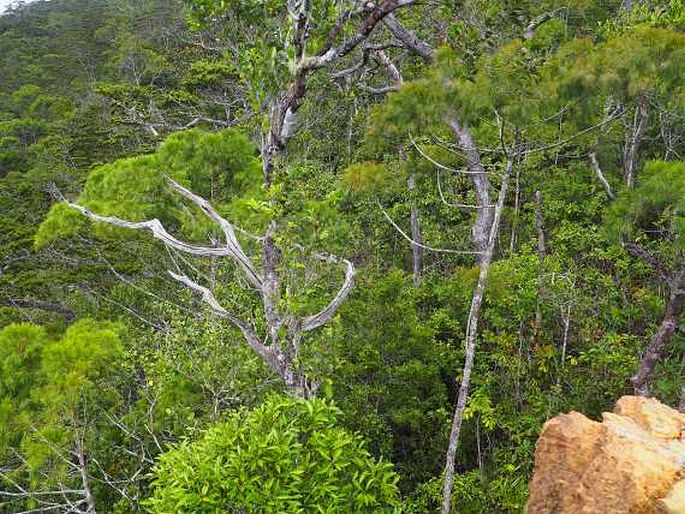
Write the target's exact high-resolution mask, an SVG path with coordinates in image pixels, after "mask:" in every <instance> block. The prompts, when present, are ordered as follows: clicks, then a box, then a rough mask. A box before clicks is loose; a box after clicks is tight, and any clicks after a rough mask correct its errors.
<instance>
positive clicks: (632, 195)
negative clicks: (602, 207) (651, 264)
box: [606, 161, 685, 258]
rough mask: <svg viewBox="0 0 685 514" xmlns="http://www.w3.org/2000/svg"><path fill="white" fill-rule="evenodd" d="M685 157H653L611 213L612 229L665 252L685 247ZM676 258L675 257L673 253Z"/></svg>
mask: <svg viewBox="0 0 685 514" xmlns="http://www.w3.org/2000/svg"><path fill="white" fill-rule="evenodd" d="M684 190H685V161H672V162H664V161H650V162H648V163H646V164H645V167H644V169H643V170H642V175H641V178H640V181H639V183H638V185H637V187H636V188H635V189H634V190H632V191H625V192H623V193H622V194H621V196H620V197H619V199H618V201H617V202H616V203H615V204H614V205H613V206H612V208H611V210H610V211H609V212H608V213H607V217H606V222H607V225H608V228H609V233H610V234H612V235H613V236H614V237H615V238H616V239H619V238H620V239H623V240H630V239H632V240H636V241H638V242H641V243H643V242H644V243H646V244H649V245H653V246H655V249H658V250H660V251H662V252H665V253H668V254H671V255H672V256H673V255H682V253H683V252H684V251H685V215H684V214H683V213H684V212H685V211H684V209H685V197H684V195H683V191H684ZM671 258H673V257H671Z"/></svg>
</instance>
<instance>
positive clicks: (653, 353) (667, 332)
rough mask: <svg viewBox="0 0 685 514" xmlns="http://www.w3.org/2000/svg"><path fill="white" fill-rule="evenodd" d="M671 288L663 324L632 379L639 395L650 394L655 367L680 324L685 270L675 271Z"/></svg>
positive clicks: (684, 301)
mask: <svg viewBox="0 0 685 514" xmlns="http://www.w3.org/2000/svg"><path fill="white" fill-rule="evenodd" d="M669 288H670V292H669V295H668V301H667V303H666V312H665V313H664V317H663V320H662V321H661V326H660V327H659V330H657V332H656V334H654V335H653V336H652V339H651V340H650V341H649V344H648V345H647V349H646V350H645V353H644V355H643V356H642V360H641V361H640V367H639V369H638V371H637V373H636V374H635V375H634V376H633V377H631V379H630V382H631V383H632V384H633V388H634V389H635V394H636V395H637V396H646V397H649V396H650V393H649V384H648V381H649V377H650V375H651V374H652V372H653V371H654V367H655V366H656V365H657V363H658V362H659V361H661V359H662V357H663V353H664V350H665V349H666V345H667V344H668V342H669V341H670V339H671V336H672V335H673V332H674V331H675V329H676V327H677V326H678V319H679V318H680V315H681V314H682V312H683V306H684V305H685V270H681V271H678V272H676V273H675V276H674V278H673V280H671V281H670V283H669Z"/></svg>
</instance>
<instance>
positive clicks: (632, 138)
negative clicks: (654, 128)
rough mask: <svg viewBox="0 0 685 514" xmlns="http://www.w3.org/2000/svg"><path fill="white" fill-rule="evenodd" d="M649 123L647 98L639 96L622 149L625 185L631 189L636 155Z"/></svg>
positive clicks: (633, 184)
mask: <svg viewBox="0 0 685 514" xmlns="http://www.w3.org/2000/svg"><path fill="white" fill-rule="evenodd" d="M648 121H649V98H647V95H644V94H643V95H641V96H640V98H639V99H638V101H637V105H636V106H635V115H634V116H633V123H632V125H631V126H630V127H629V131H628V133H627V134H626V142H625V146H624V147H623V176H624V178H625V181H626V185H627V186H628V187H629V188H630V189H633V188H634V187H635V167H636V166H637V153H638V151H639V150H640V145H641V144H642V138H643V137H644V135H645V131H646V130H647V122H648Z"/></svg>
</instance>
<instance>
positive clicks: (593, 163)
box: [588, 150, 616, 200]
mask: <svg viewBox="0 0 685 514" xmlns="http://www.w3.org/2000/svg"><path fill="white" fill-rule="evenodd" d="M588 159H589V161H590V167H591V168H592V171H594V172H595V175H597V178H598V179H599V181H600V182H601V183H602V185H603V186H604V191H606V194H607V196H608V197H609V199H610V200H616V195H615V194H614V191H613V189H611V184H609V181H608V180H607V179H606V177H605V176H604V173H602V168H601V166H600V165H599V161H598V160H597V152H595V151H594V150H592V151H591V152H590V153H589V154H588Z"/></svg>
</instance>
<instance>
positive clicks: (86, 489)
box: [72, 421, 96, 514]
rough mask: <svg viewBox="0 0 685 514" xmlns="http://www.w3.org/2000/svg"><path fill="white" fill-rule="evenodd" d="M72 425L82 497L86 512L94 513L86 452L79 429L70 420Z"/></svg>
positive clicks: (93, 500)
mask: <svg viewBox="0 0 685 514" xmlns="http://www.w3.org/2000/svg"><path fill="white" fill-rule="evenodd" d="M72 425H73V426H74V428H75V430H76V436H75V437H74V442H75V444H76V458H77V459H78V470H79V474H80V475H81V485H82V486H83V497H84V499H85V501H86V508H87V510H86V512H87V514H96V511H95V499H94V498H93V493H92V491H91V488H90V478H89V477H88V468H87V464H86V454H85V449H84V447H83V434H81V433H80V429H78V428H77V425H76V423H75V422H73V421H72Z"/></svg>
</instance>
